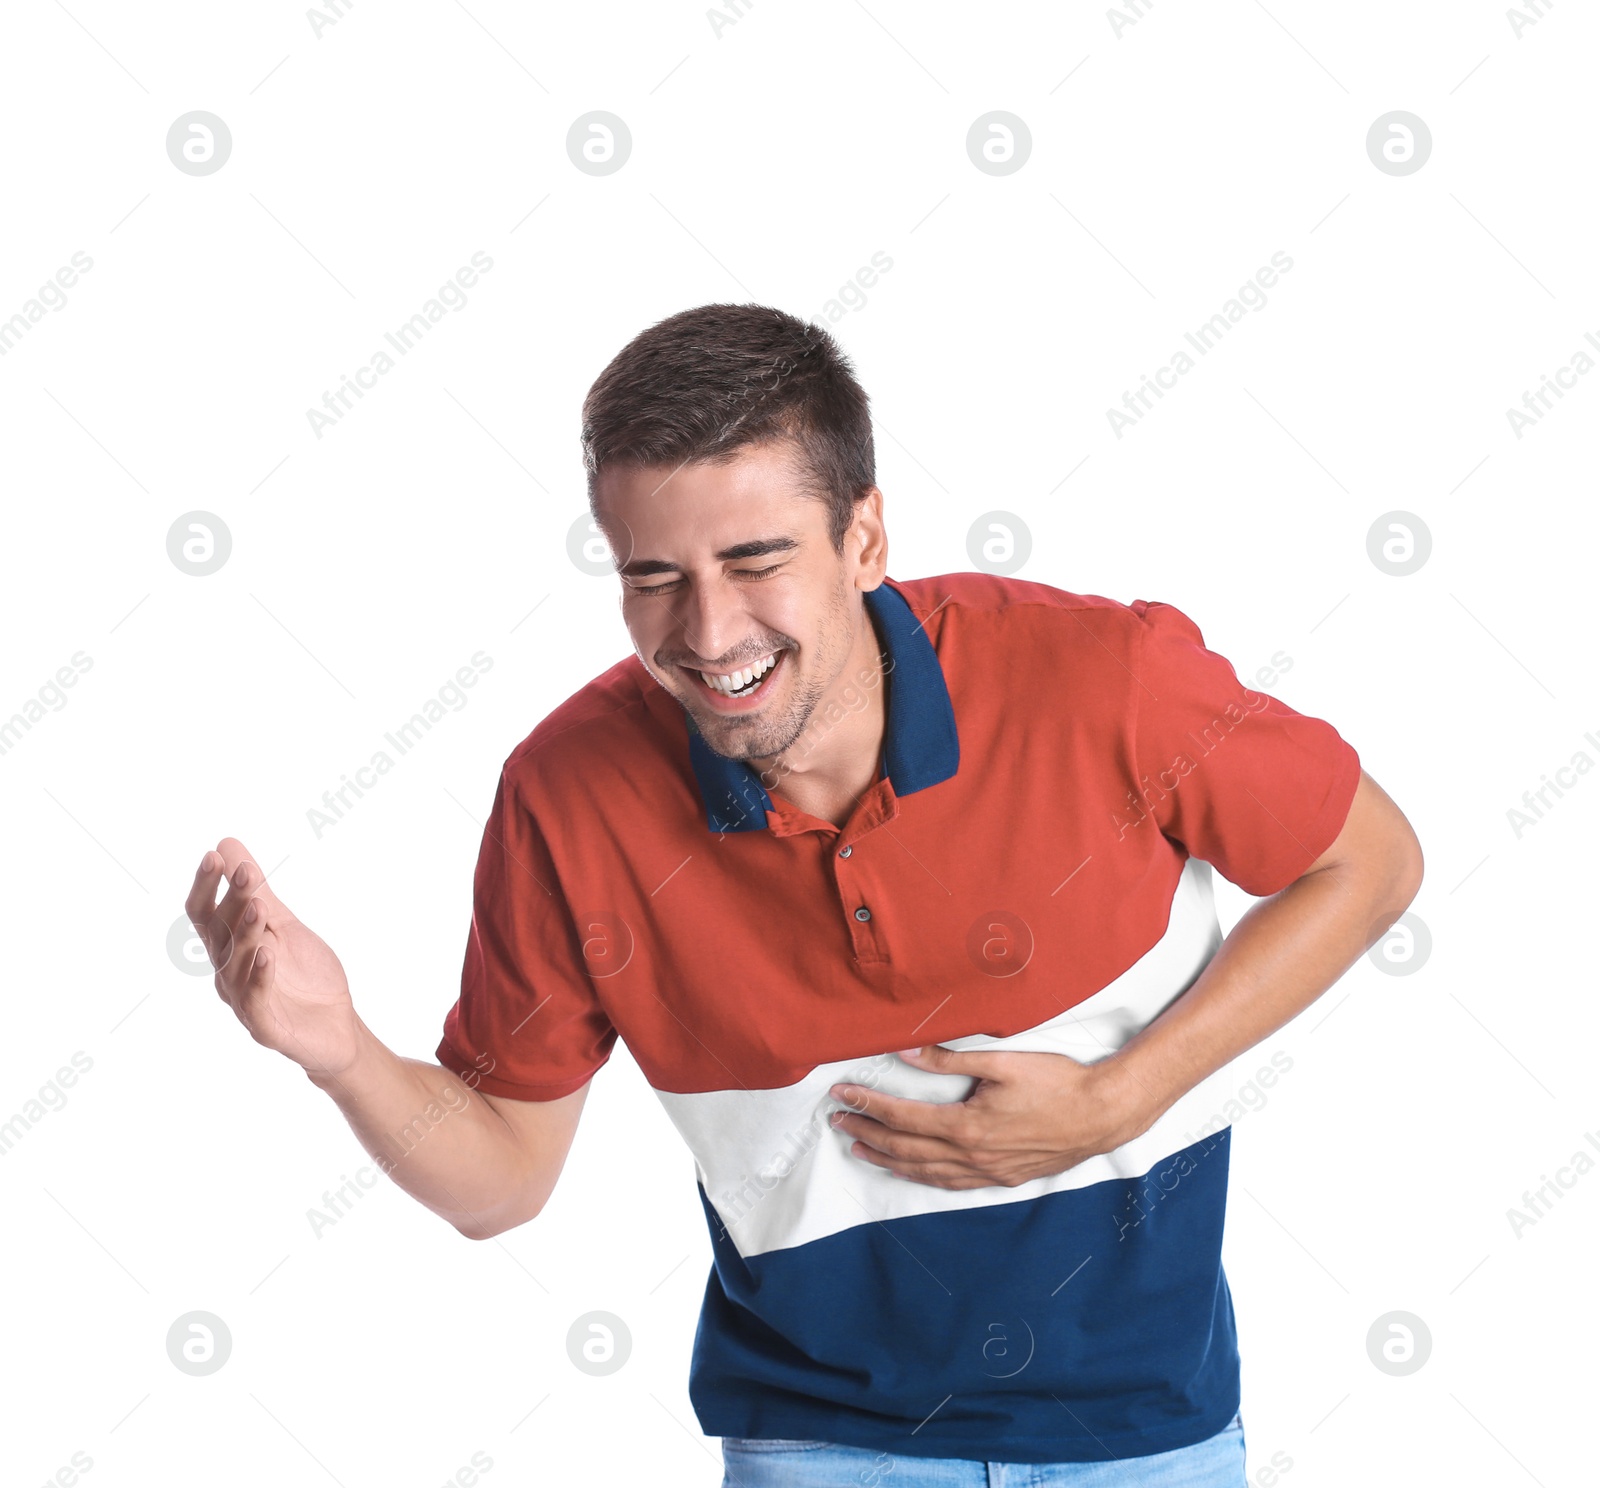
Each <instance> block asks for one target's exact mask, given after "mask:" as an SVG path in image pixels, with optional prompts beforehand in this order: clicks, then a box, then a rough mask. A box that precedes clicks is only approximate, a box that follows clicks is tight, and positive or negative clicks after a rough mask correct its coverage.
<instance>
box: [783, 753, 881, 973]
mask: <svg viewBox="0 0 1600 1488" xmlns="http://www.w3.org/2000/svg"><path fill="white" fill-rule="evenodd" d="M899 814H900V802H899V801H898V799H897V798H896V797H895V794H894V787H893V786H891V785H890V784H889V781H888V779H887V777H885V776H880V777H879V778H878V779H877V780H876V781H875V782H874V783H873V784H872V786H871V788H870V789H869V790H868V791H867V792H866V793H865V794H864V795H863V796H862V797H861V799H860V800H859V801H857V803H856V807H855V810H854V811H852V812H851V813H850V815H849V817H848V818H847V819H846V820H845V823H844V825H843V826H842V827H836V826H835V825H834V824H833V823H832V822H829V821H824V820H823V819H822V818H821V817H817V816H812V815H811V814H810V813H809V812H805V811H800V810H798V809H796V808H795V807H792V806H787V805H786V806H785V807H775V809H774V810H773V811H772V812H770V813H769V815H768V821H769V824H770V825H771V828H772V830H773V832H774V833H775V834H776V835H778V836H782V837H787V836H797V835H799V834H801V833H805V832H821V833H823V834H825V835H826V836H827V837H829V838H830V840H829V842H828V846H827V849H826V850H827V852H828V855H829V861H830V864H831V867H832V870H833V886H834V891H835V893H836V894H837V895H838V902H839V906H840V911H841V913H842V915H843V918H844V927H845V931H846V933H847V934H848V935H849V937H850V948H851V950H852V952H853V953H854V956H855V959H856V961H857V962H859V963H862V964H868V965H871V964H883V965H887V964H888V963H889V962H890V961H891V960H892V959H893V958H892V957H891V955H890V948H889V943H888V940H887V939H886V937H885V934H884V920H883V917H882V916H881V915H880V914H878V913H876V912H875V901H877V900H878V899H879V896H880V895H881V893H882V892H883V888H882V882H881V880H880V879H879V878H878V875H877V874H876V873H875V872H874V871H873V864H874V856H875V855H874V846H875V843H874V842H873V840H872V834H873V833H874V832H875V831H876V830H877V829H878V828H879V827H881V826H883V825H884V824H885V823H886V822H891V821H893V820H894V819H895V817H896V816H898V815H899Z"/></svg>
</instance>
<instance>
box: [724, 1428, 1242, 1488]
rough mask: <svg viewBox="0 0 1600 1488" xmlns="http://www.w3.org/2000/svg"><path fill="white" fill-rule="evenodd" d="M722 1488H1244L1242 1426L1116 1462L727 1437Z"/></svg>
mask: <svg viewBox="0 0 1600 1488" xmlns="http://www.w3.org/2000/svg"><path fill="white" fill-rule="evenodd" d="M722 1462H723V1467H724V1469H725V1471H724V1476H723V1479H722V1488H1069V1485H1070V1488H1246V1484H1245V1476H1244V1421H1243V1419H1242V1417H1241V1416H1235V1417H1234V1418H1233V1420H1232V1421H1230V1422H1229V1423H1228V1424H1227V1425H1226V1426H1225V1427H1223V1429H1222V1430H1221V1431H1219V1432H1218V1433H1217V1434H1216V1435H1215V1436H1213V1437H1209V1438H1207V1439H1206V1440H1205V1441H1202V1442H1196V1443H1195V1444H1194V1445H1193V1446H1192V1447H1179V1448H1177V1449H1176V1450H1174V1451H1171V1452H1157V1453H1155V1454H1154V1455H1152V1456H1149V1457H1124V1458H1121V1459H1119V1460H1117V1461H1115V1462H1039V1463H1028V1462H978V1461H975V1460H973V1459H971V1458H967V1457H902V1456H899V1455H897V1454H896V1453H893V1452H875V1451H873V1450H872V1449H871V1448H869V1447H842V1446H836V1445H834V1443H832V1442H823V1441H779V1440H776V1439H769V1438H754V1437H739V1436H725V1437H723V1439H722Z"/></svg>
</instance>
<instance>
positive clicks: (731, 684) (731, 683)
mask: <svg viewBox="0 0 1600 1488" xmlns="http://www.w3.org/2000/svg"><path fill="white" fill-rule="evenodd" d="M777 657H778V653H777V652H776V651H774V652H772V653H771V654H770V655H767V656H763V657H762V658H761V660H760V661H757V662H752V663H751V664H750V665H749V666H747V667H746V668H745V669H744V670H743V671H742V672H729V673H727V674H726V675H725V676H720V677H719V676H716V675H714V674H713V673H711V672H701V673H700V675H701V676H702V677H704V678H705V679H706V686H707V687H715V688H716V689H717V691H718V692H737V691H738V689H739V688H741V687H748V686H749V685H750V683H752V682H754V681H755V679H756V678H757V677H763V676H765V675H766V674H767V673H768V672H769V671H770V670H771V669H772V667H773V665H774V664H775V662H776V661H777Z"/></svg>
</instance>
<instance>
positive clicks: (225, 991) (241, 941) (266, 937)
mask: <svg viewBox="0 0 1600 1488" xmlns="http://www.w3.org/2000/svg"><path fill="white" fill-rule="evenodd" d="M276 954H277V938H276V937H275V936H274V935H273V934H272V930H271V927H270V926H269V925H268V923H267V916H266V911H265V907H264V906H263V905H262V903H261V901H260V900H258V899H252V900H250V902H249V903H248V904H246V906H245V909H244V913H243V915H242V916H241V917H240V922H239V929H238V932H237V933H236V934H235V935H234V936H233V937H232V939H231V940H230V941H229V945H228V954H227V957H226V959H225V961H224V964H223V965H222V966H221V967H220V968H219V969H218V971H217V974H216V977H215V979H214V980H215V983H216V988H217V996H218V997H220V998H221V999H222V1000H223V1001H224V1002H225V1003H227V1004H228V1005H229V1006H230V1007H231V1008H232V1009H233V1010H234V1012H236V1013H238V1014H239V1015H240V1017H241V1018H242V1017H243V1016H244V1008H245V1005H246V1003H247V1002H248V1001H249V999H250V998H251V996H252V995H253V994H255V993H257V992H265V991H267V990H268V989H270V987H271V986H272V970H273V965H274V957H275V956H276Z"/></svg>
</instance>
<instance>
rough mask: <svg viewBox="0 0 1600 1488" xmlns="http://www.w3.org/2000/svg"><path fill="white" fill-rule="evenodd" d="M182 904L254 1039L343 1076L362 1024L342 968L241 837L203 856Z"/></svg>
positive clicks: (309, 1068)
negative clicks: (223, 884) (222, 888)
mask: <svg viewBox="0 0 1600 1488" xmlns="http://www.w3.org/2000/svg"><path fill="white" fill-rule="evenodd" d="M224 875H226V876H227V880H228V890H227V892H226V893H225V894H224V895H223V896H222V900H221V902H220V903H219V902H217V898H216V894H217V884H218V882H219V881H220V880H221V879H222V877H223V876H224ZM184 908H185V910H186V911H187V912H188V915H189V920H190V922H191V923H192V924H193V925H194V928H195V930H196V932H197V933H198V934H199V936H200V938H201V940H202V941H203V942H204V943H205V947H206V950H207V952H208V953H209V954H210V956H211V964H212V965H213V966H214V967H216V969H217V974H216V976H215V978H214V979H213V980H214V984H215V986H216V989H217V996H218V997H220V998H221V999H222V1000H223V1001H224V1002H225V1003H227V1004H228V1006H229V1007H231V1008H232V1009H233V1011H234V1013H235V1015H236V1016H237V1017H238V1019H239V1021H240V1022H241V1023H243V1024H244V1026H245V1027H246V1028H247V1029H249V1031H250V1037H251V1038H253V1039H254V1040H255V1041H256V1042H257V1043H258V1044H264V1045H266V1047H267V1048H269V1049H276V1050H277V1051H278V1053H280V1054H283V1055H285V1056H287V1057H288V1058H290V1059H292V1060H294V1062H295V1063H296V1064H298V1065H301V1066H302V1067H303V1068H304V1069H305V1070H306V1072H307V1073H308V1074H312V1075H316V1074H327V1075H338V1074H340V1073H341V1072H342V1071H343V1070H345V1069H346V1068H348V1066H349V1065H350V1064H351V1063H352V1062H353V1061H354V1059H355V1057H356V1053H357V1049H358V1047H359V1041H358V1035H359V1032H360V1028H361V1024H360V1020H359V1019H358V1018H357V1016H356V1012H355V1008H354V1006H353V1004H352V1003H351V1000H350V985H349V983H348V982H347V981H346V980H345V974H344V967H343V966H341V965H340V964H339V958H338V957H337V956H336V955H334V953H333V952H332V950H330V949H329V947H328V945H327V943H326V942H325V941H324V940H323V939H322V938H321V937H320V936H318V935H316V934H315V933H313V932H312V931H311V930H309V929H308V928H307V927H306V926H305V925H303V924H301V922H300V921H299V920H297V919H296V918H295V917H294V916H293V915H292V914H291V913H290V912H289V910H288V909H287V907H286V906H285V905H284V903H283V901H282V900H281V899H279V898H278V896H277V894H276V893H274V892H273V891H272V889H270V888H268V887H267V883H266V877H265V875H264V874H263V873H262V872H261V869H260V867H259V866H258V865H257V864H256V862H255V860H254V859H253V858H251V857H250V855H249V853H248V852H247V851H246V850H245V846H244V844H243V843H242V842H240V841H239V840H238V839H237V838H236V837H224V838H223V839H222V841H221V842H219V843H218V844H217V849H216V851H215V852H208V853H207V854H206V855H205V857H204V858H202V859H201V861H200V868H199V870H198V871H197V872H196V874H195V876H194V887H193V888H192V889H190V891H189V897H188V898H187V899H186V900H185V901H184Z"/></svg>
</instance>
